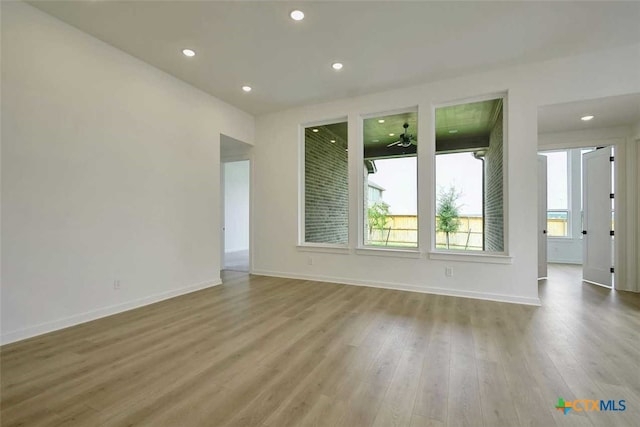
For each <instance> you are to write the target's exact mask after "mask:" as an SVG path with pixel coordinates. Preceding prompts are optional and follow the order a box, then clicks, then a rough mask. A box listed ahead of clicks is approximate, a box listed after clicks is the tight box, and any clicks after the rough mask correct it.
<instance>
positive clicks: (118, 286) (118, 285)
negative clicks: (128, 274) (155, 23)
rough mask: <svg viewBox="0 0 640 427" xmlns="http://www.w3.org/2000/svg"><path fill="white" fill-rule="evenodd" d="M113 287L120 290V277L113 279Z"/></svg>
mask: <svg viewBox="0 0 640 427" xmlns="http://www.w3.org/2000/svg"><path fill="white" fill-rule="evenodd" d="M113 289H114V290H116V291H118V290H120V279H116V280H114V281H113Z"/></svg>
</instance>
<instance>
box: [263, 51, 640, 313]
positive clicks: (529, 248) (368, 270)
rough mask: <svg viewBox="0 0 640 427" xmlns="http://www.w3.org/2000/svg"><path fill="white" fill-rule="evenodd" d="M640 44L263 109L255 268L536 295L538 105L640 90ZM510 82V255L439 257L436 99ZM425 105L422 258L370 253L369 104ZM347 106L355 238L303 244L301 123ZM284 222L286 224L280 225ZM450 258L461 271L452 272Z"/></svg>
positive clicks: (431, 288)
mask: <svg viewBox="0 0 640 427" xmlns="http://www.w3.org/2000/svg"><path fill="white" fill-rule="evenodd" d="M639 53H640V45H634V46H629V47H625V48H619V49H613V50H609V51H603V52H598V53H594V54H589V55H582V56H576V57H570V58H564V59H560V60H554V61H548V62H544V63H537V64H531V65H527V66H519V67H514V68H510V69H503V70H498V71H493V72H488V73H483V74H477V75H473V76H467V77H463V78H457V79H452V80H446V81H440V82H436V83H431V84H426V85H422V86H416V87H411V88H406V89H402V90H395V91H389V92H385V93H379V94H374V95H369V96H362V97H357V98H350V99H344V100H338V101H335V102H332V103H326V104H320V105H313V106H307V107H302V108H297V109H292V110H289V111H284V112H280V113H275V114H270V115H265V116H262V117H259V118H258V119H257V121H256V141H257V143H256V146H255V148H254V150H255V152H254V155H255V157H254V158H255V165H254V171H255V180H254V182H255V188H254V194H255V199H254V203H255V204H254V209H255V211H256V212H260V215H257V216H256V217H255V220H254V227H255V233H256V235H257V236H260V239H256V240H255V246H256V247H255V249H254V254H255V255H254V268H253V272H254V273H256V274H260V273H262V274H269V275H280V276H290V277H304V278H314V279H321V280H330V281H339V282H346V283H353V284H367V285H377V286H386V287H395V288H402V289H411V290H418V291H426V292H437V293H447V294H452V295H467V296H474V297H480V298H491V299H500V300H506V301H515V302H525V303H537V302H538V301H539V300H538V288H537V281H536V278H537V277H536V276H537V218H536V215H537V208H536V206H537V196H536V194H537V179H536V176H537V163H536V162H537V160H536V153H537V151H538V147H537V145H538V144H537V108H538V106H540V105H549V104H556V103H561V102H570V101H579V100H584V99H590V98H598V97H603V96H611V95H621V94H625V93H633V92H638V91H639V90H640V73H638V72H637V70H639V69H640V55H639ZM502 91H508V102H507V106H506V111H507V129H506V136H507V138H506V139H507V154H506V155H507V165H506V176H507V177H508V185H507V189H506V191H507V195H508V200H507V203H506V205H507V208H508V212H507V213H508V216H507V218H506V225H507V230H506V231H507V237H506V238H507V244H508V251H509V255H510V256H511V257H512V263H511V264H492V263H478V262H468V261H465V258H464V257H462V256H460V257H458V258H457V259H456V260H450V259H434V258H438V257H433V256H432V255H429V254H427V253H426V252H428V251H429V248H430V242H431V240H432V233H431V229H432V223H433V220H432V215H431V213H432V212H433V211H434V203H433V197H434V195H433V193H434V190H433V188H434V176H433V154H434V148H433V145H434V143H433V122H434V120H433V106H434V105H437V104H440V103H443V102H449V101H454V100H462V99H465V98H467V97H473V96H478V95H483V94H490V93H496V92H502ZM415 105H418V107H419V124H418V128H419V129H420V134H421V135H423V136H424V137H422V139H421V143H419V152H418V162H419V172H418V173H419V178H418V179H419V194H420V198H419V228H420V231H419V241H420V249H421V252H422V253H421V254H420V256H419V257H417V258H412V257H401V256H369V254H370V253H368V252H365V251H360V250H357V246H358V242H357V240H358V228H359V227H358V226H357V224H358V222H357V218H358V212H359V210H360V206H359V202H358V197H357V194H358V191H359V189H358V178H359V177H358V164H357V160H356V155H355V153H357V152H358V150H359V149H360V147H359V144H361V126H360V116H361V115H363V114H369V113H376V112H385V111H389V110H394V109H400V108H406V107H410V106H415ZM344 116H348V120H349V154H350V159H349V162H350V187H349V188H350V200H351V204H350V242H349V248H348V249H347V250H344V251H340V253H338V252H339V251H336V253H334V252H332V251H328V250H324V251H321V250H317V251H314V250H312V249H308V248H305V249H301V248H297V247H296V244H297V242H298V194H299V184H298V183H299V166H298V165H299V158H300V157H299V156H300V153H299V150H300V141H299V136H300V132H299V125H300V124H301V123H307V122H318V121H320V120H325V119H332V118H339V117H344ZM273 224H279V225H280V226H279V227H273ZM445 266H452V267H453V269H454V270H453V271H454V274H453V277H445V274H444V272H445Z"/></svg>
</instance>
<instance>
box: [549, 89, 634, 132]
mask: <svg viewBox="0 0 640 427" xmlns="http://www.w3.org/2000/svg"><path fill="white" fill-rule="evenodd" d="M587 115H590V116H594V118H593V120H590V121H588V122H583V121H582V120H580V117H583V116H587ZM636 123H640V93H636V94H630V95H622V96H611V97H607V98H599V99H591V100H587V101H580V102H570V103H567V104H556V105H549V106H545V107H540V108H539V109H538V133H549V132H568V131H574V130H584V129H596V128H605V127H615V126H631V125H634V124H636Z"/></svg>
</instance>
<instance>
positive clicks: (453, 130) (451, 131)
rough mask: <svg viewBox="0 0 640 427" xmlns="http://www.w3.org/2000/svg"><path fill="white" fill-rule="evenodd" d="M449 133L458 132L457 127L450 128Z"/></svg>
mask: <svg viewBox="0 0 640 427" xmlns="http://www.w3.org/2000/svg"><path fill="white" fill-rule="evenodd" d="M449 133H458V129H451V130H450V131H449Z"/></svg>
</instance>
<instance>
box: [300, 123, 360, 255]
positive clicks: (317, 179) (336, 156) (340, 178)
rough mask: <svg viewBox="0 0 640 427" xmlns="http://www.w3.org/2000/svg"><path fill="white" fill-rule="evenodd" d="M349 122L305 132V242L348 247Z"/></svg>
mask: <svg viewBox="0 0 640 427" xmlns="http://www.w3.org/2000/svg"><path fill="white" fill-rule="evenodd" d="M347 159H348V152H347V122H346V121H345V122H339V123H332V124H326V125H322V126H309V127H306V128H305V129H304V243H320V244H331V245H347V242H348V240H349V170H348V162H347Z"/></svg>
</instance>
